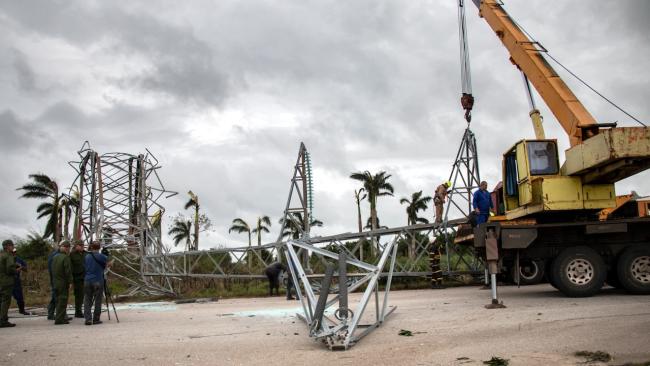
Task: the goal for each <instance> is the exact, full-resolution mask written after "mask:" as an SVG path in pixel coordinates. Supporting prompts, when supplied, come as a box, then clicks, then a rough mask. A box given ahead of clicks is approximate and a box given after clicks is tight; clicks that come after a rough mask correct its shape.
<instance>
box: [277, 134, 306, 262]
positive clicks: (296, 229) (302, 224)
mask: <svg viewBox="0 0 650 366" xmlns="http://www.w3.org/2000/svg"><path fill="white" fill-rule="evenodd" d="M313 188H314V183H313V180H312V170H311V158H310V156H309V152H308V151H307V148H306V147H305V144H304V143H302V142H301V143H300V148H299V149H298V158H297V159H296V164H295V165H294V168H293V175H292V177H291V185H290V187H289V196H288V198H287V204H286V206H285V208H284V213H283V216H282V219H281V222H282V225H281V226H280V233H279V234H278V240H277V242H278V243H280V242H282V240H283V238H284V237H285V236H286V235H287V229H289V230H290V232H291V234H290V235H291V236H292V239H308V238H309V231H310V226H311V222H312V219H313V218H312V210H313V208H314V198H313V197H314V195H313ZM298 254H300V255H301V257H302V259H303V261H304V263H305V267H306V268H307V269H308V270H310V268H309V253H307V252H306V251H300V252H299V253H298Z"/></svg>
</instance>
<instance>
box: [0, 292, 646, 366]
mask: <svg viewBox="0 0 650 366" xmlns="http://www.w3.org/2000/svg"><path fill="white" fill-rule="evenodd" d="M500 294H501V298H502V300H503V301H504V303H505V305H507V308H506V309H499V310H488V309H485V308H484V307H483V305H485V304H487V303H488V302H489V291H484V290H480V289H478V288H477V287H462V288H451V289H446V290H415V291H395V292H392V293H391V305H397V310H396V311H395V313H393V315H392V316H391V317H390V318H388V320H387V321H386V323H385V324H384V325H383V326H382V327H380V328H379V329H377V330H375V331H374V332H373V333H372V334H370V335H369V336H367V337H365V338H364V339H362V340H361V342H359V344H357V345H356V346H354V347H353V348H352V349H350V350H348V351H345V352H332V351H329V350H327V349H326V348H325V346H324V345H323V344H321V343H317V342H315V341H313V340H311V339H309V337H308V332H307V327H306V326H305V325H304V324H303V323H302V322H301V321H300V320H298V319H297V318H296V317H295V316H294V314H295V312H296V310H297V302H295V301H292V302H287V301H285V300H284V299H282V298H278V297H276V298H255V299H232V300H220V301H218V302H212V303H194V304H179V305H177V304H173V303H153V304H118V315H119V317H120V320H121V323H119V324H117V323H116V322H115V319H114V318H113V320H111V321H107V318H106V314H103V320H104V321H105V323H104V324H101V325H95V326H84V325H83V322H82V321H81V319H75V320H73V321H72V324H70V325H65V326H54V325H52V323H51V322H49V321H47V320H45V319H44V318H42V317H39V318H15V319H13V320H14V321H15V323H17V324H18V326H17V327H15V328H9V329H0V347H1V352H0V365H52V366H54V365H66V366H67V365H71V366H72V365H101V366H107V365H120V366H128V365H265V366H267V365H354V366H362V365H482V364H483V363H482V361H484V360H488V359H490V358H491V357H492V356H498V357H502V358H506V359H509V360H510V365H577V364H580V362H581V361H584V360H583V359H580V358H576V357H574V356H573V354H574V353H575V352H576V351H580V350H587V351H598V350H600V351H606V352H608V353H610V354H611V355H612V356H613V357H614V360H613V361H611V362H610V363H609V364H612V365H621V364H624V363H626V362H630V361H650V296H631V295H626V294H624V293H622V292H618V291H616V290H613V289H610V290H605V291H604V292H603V293H602V294H600V295H598V296H596V297H593V298H587V299H571V298H565V297H562V296H561V295H560V294H559V292H557V291H555V290H554V289H552V288H551V287H550V286H548V285H537V286H530V287H522V288H519V289H518V288H516V287H502V288H501V290H500ZM355 299H358V296H353V297H352V298H351V301H350V305H351V306H353V304H354V300H355ZM14 314H15V313H14ZM400 329H407V330H411V331H412V332H414V333H415V332H421V333H417V334H415V335H414V336H413V337H403V336H398V332H399V331H400Z"/></svg>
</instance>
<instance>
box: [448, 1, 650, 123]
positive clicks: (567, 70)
mask: <svg viewBox="0 0 650 366" xmlns="http://www.w3.org/2000/svg"><path fill="white" fill-rule="evenodd" d="M459 2H462V0H459ZM459 11H460V10H459ZM511 20H512V22H513V23H515V25H516V26H517V27H519V29H521V31H522V32H524V33H525V34H526V35H527V36H528V38H530V39H531V40H533V43H536V44H537V45H539V47H540V51H541V52H543V53H545V54H546V56H548V58H550V59H551V60H553V62H555V63H556V64H558V65H559V66H560V67H561V68H563V69H564V70H565V71H566V72H568V73H569V75H571V76H573V77H574V78H575V79H576V80H578V81H579V82H580V83H582V85H584V86H586V87H587V88H589V90H591V91H592V92H594V93H595V94H596V95H598V96H599V97H601V98H602V99H604V100H605V101H606V102H607V103H609V104H611V105H612V106H613V107H614V108H616V109H618V110H619V111H621V112H623V113H624V114H625V115H627V116H628V117H630V118H632V119H633V120H634V121H636V122H638V123H639V124H640V125H642V126H644V127H647V125H646V124H645V123H643V122H641V121H640V120H639V119H638V118H636V117H634V116H633V115H632V114H630V113H628V112H627V111H626V110H624V109H623V108H621V107H619V106H618V105H617V104H616V103H614V102H613V101H612V100H611V99H609V98H607V97H606V96H604V95H603V94H602V93H600V92H599V91H598V90H596V89H595V88H593V87H592V86H591V85H589V84H588V83H587V82H586V81H584V80H583V79H581V78H580V77H579V76H578V75H576V74H575V73H574V72H573V71H571V70H570V69H569V68H568V67H566V66H564V65H563V64H562V63H561V62H560V61H558V60H557V59H556V58H555V57H553V55H551V53H550V52H549V51H548V50H547V49H546V48H545V47H544V46H542V44H541V43H539V42H538V41H536V40H535V37H533V36H532V35H531V34H530V33H529V32H528V31H527V30H526V28H524V27H523V26H522V25H521V24H519V23H517V22H516V21H515V20H514V19H512V18H511Z"/></svg>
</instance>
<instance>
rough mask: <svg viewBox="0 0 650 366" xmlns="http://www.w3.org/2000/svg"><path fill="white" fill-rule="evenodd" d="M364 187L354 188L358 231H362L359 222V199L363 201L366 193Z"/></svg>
mask: <svg viewBox="0 0 650 366" xmlns="http://www.w3.org/2000/svg"><path fill="white" fill-rule="evenodd" d="M364 191H365V189H363V188H359V190H356V189H355V190H354V200H355V202H356V203H357V218H358V220H357V224H358V225H359V232H362V231H363V226H362V225H363V224H362V223H361V222H362V221H361V201H363V200H364V199H365V198H366V197H367V195H366V194H365V193H364Z"/></svg>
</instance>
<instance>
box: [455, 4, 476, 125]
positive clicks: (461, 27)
mask: <svg viewBox="0 0 650 366" xmlns="http://www.w3.org/2000/svg"><path fill="white" fill-rule="evenodd" d="M458 38H459V41H460V76H461V84H462V85H461V89H462V96H461V98H460V104H461V106H462V107H463V109H464V110H465V120H466V121H467V123H468V124H469V123H470V122H471V121H472V108H473V107H474V96H472V75H471V72H470V67H469V45H468V43H467V26H466V22H465V0H458Z"/></svg>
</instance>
